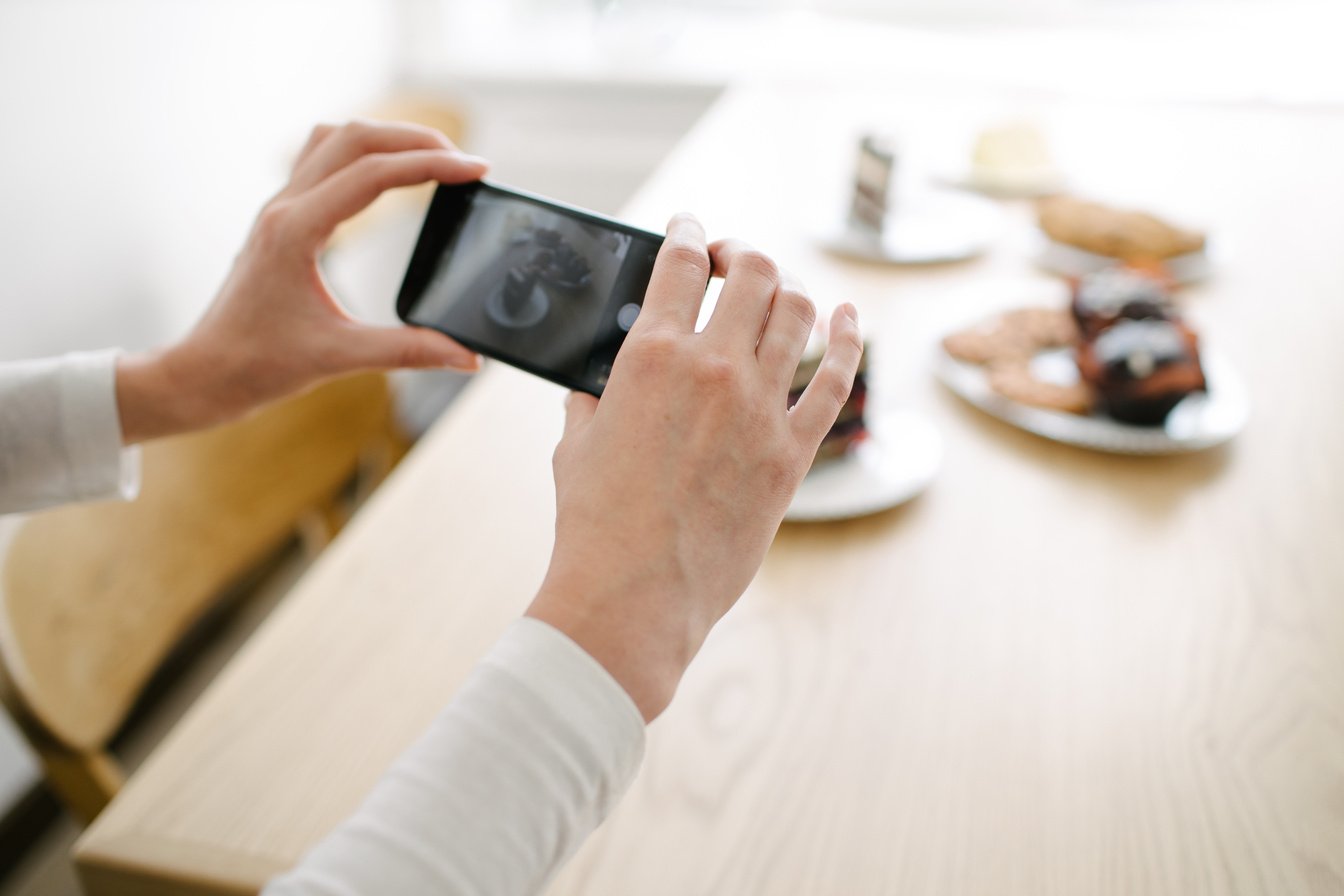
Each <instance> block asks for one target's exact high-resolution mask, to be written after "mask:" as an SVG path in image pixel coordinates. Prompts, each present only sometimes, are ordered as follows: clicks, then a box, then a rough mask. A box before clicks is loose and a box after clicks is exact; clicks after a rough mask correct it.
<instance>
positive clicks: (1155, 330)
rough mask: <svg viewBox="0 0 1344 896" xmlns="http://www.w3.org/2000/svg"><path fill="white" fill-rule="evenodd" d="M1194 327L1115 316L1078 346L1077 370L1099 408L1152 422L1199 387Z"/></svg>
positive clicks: (1201, 388) (1123, 419) (1200, 375)
mask: <svg viewBox="0 0 1344 896" xmlns="http://www.w3.org/2000/svg"><path fill="white" fill-rule="evenodd" d="M1198 342H1199V341H1198V339H1197V338H1196V336H1195V334H1194V331H1193V330H1191V329H1190V328H1189V327H1188V326H1186V325H1185V324H1184V323H1182V322H1180V321H1176V320H1154V319H1145V320H1121V321H1118V322H1116V323H1115V324H1113V325H1112V326H1110V327H1107V328H1106V329H1105V330H1103V331H1102V332H1101V333H1099V334H1098V335H1097V337H1096V338H1095V339H1093V340H1091V341H1088V342H1085V343H1083V344H1082V345H1081V346H1079V348H1078V372H1079V374H1080V375H1081V376H1082V378H1083V381H1084V382H1085V383H1087V384H1088V385H1089V386H1091V387H1092V388H1093V390H1095V392H1096V395H1097V404H1098V408H1099V410H1101V411H1103V412H1104V413H1106V414H1108V415H1109V416H1111V417H1113V418H1115V419H1116V420H1119V421H1121V422H1123V423H1134V424H1138V425H1141V426H1154V425H1157V424H1160V423H1162V422H1163V421H1164V420H1165V419H1166V417H1167V414H1169V413H1171V409H1172V408H1174V407H1176V405H1177V404H1179V403H1180V401H1181V400H1182V399H1183V398H1185V397H1186V396H1187V395H1189V394H1190V393H1192V392H1200V391H1204V389H1205V388H1206V382H1205V379H1204V371H1203V369H1202V368H1201V366H1200V363H1199V344H1198Z"/></svg>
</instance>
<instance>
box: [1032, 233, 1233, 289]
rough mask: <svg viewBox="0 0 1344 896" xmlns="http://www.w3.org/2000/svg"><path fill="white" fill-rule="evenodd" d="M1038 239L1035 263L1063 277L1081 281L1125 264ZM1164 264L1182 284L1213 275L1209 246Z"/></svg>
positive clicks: (1046, 239)
mask: <svg viewBox="0 0 1344 896" xmlns="http://www.w3.org/2000/svg"><path fill="white" fill-rule="evenodd" d="M1038 235H1039V237H1040V242H1041V247H1040V249H1039V250H1038V251H1037V253H1036V263H1037V264H1039V265H1040V266H1041V267H1043V268H1045V269H1046V270H1047V271H1050V272H1052V273H1055V274H1062V275H1063V276H1065V277H1082V276H1084V275H1086V274H1091V273H1094V272H1096V271H1100V270H1103V269H1105V268H1109V267H1114V266H1115V265H1117V264H1123V262H1122V261H1121V260H1120V259H1118V258H1112V257H1111V256H1109V255H1098V254H1097V253H1095V252H1088V251H1087V250H1086V249H1079V248H1078V247H1077V246H1069V245H1066V244H1064V243H1058V242H1055V241H1054V240H1052V239H1050V238H1049V237H1047V236H1046V235H1045V234H1044V233H1040V232H1039V231H1038ZM1162 264H1163V266H1164V267H1166V269H1167V271H1168V272H1169V273H1170V274H1171V277H1172V279H1173V280H1175V281H1176V282H1177V283H1182V284H1186V283H1195V282H1198V281H1200V280H1204V279H1206V278H1207V277H1208V276H1209V274H1210V273H1211V272H1212V265H1211V264H1210V263H1209V248H1208V245H1207V243H1206V244H1205V246H1204V248H1203V249H1201V250H1199V251H1198V252H1189V253H1187V254H1185V255H1177V256H1176V257H1175V258H1168V259H1167V260H1166V261H1164V262H1162Z"/></svg>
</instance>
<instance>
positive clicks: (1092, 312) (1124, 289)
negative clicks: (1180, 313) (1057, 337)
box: [1069, 267, 1177, 340]
mask: <svg viewBox="0 0 1344 896" xmlns="http://www.w3.org/2000/svg"><path fill="white" fill-rule="evenodd" d="M1069 310H1070V311H1071V312H1072V313H1073V319H1074V321H1075V322H1076V323H1077V325H1078V330H1079V331H1080V332H1081V333H1082V335H1083V339H1084V340H1088V339H1095V338H1096V336H1097V334H1099V333H1100V332H1101V331H1102V330H1105V329H1106V328H1107V327H1109V326H1111V325H1112V324H1114V323H1115V322H1116V321H1119V320H1145V319H1150V318H1151V319H1153V320H1174V319H1176V317H1177V315H1176V311H1175V308H1174V307H1173V306H1172V303H1171V296H1170V294H1169V293H1168V292H1167V288H1166V286H1165V285H1164V284H1163V283H1162V282H1161V281H1160V280H1158V279H1157V278H1156V277H1154V276H1152V275H1150V274H1147V273H1145V272H1143V271H1139V270H1135V269H1133V268H1126V267H1113V268H1106V269H1105V270H1102V271H1098V272H1096V273H1095V274H1088V275H1087V276H1085V277H1083V278H1082V279H1080V280H1078V282H1077V283H1075V284H1074V287H1073V301H1072V303H1071V304H1070V306H1069Z"/></svg>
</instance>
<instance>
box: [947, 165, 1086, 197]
mask: <svg viewBox="0 0 1344 896" xmlns="http://www.w3.org/2000/svg"><path fill="white" fill-rule="evenodd" d="M935 179H936V180H937V181H938V182H939V183H943V184H946V185H947V186H949V187H956V188H957V189H959V190H971V191H973V192H976V193H984V194H985V195H986V196H993V197H994V198H996V199H1039V198H1040V197H1042V196H1053V195H1055V194H1056V193H1062V192H1064V189H1065V181H1064V176H1063V175H1062V174H1060V173H1059V172H1058V171H1056V170H1055V169H1053V168H1042V169H1040V170H1038V171H1023V172H1005V173H1002V174H996V173H991V172H989V171H986V170H983V169H977V168H966V169H964V170H962V171H944V172H940V173H939V174H937V175H936V176H935Z"/></svg>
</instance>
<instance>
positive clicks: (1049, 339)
mask: <svg viewBox="0 0 1344 896" xmlns="http://www.w3.org/2000/svg"><path fill="white" fill-rule="evenodd" d="M1077 339H1078V333H1077V330H1076V328H1075V327H1074V324H1073V321H1072V320H1071V319H1070V318H1069V315H1068V312H1065V311H1060V310H1056V309H1053V308H1018V309H1015V310H1013V311H1008V312H1005V313H1004V314H1001V315H999V316H998V317H996V318H993V319H992V320H989V321H987V322H985V323H983V324H979V325H976V326H974V327H970V328H968V329H965V330H960V331H958V332H956V333H951V334H949V335H948V336H946V337H945V338H944V339H943V348H944V349H946V351H947V353H948V354H949V355H951V356H952V357H954V358H956V359H957V360H958V361H965V362H967V363H968V364H987V365H996V364H1006V363H1013V362H1019V361H1029V360H1031V358H1032V357H1033V356H1035V355H1036V354H1037V353H1038V352H1040V351H1043V350H1045V349H1049V348H1063V347H1065V346H1069V345H1072V344H1073V343H1074V342H1076V341H1077Z"/></svg>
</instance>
